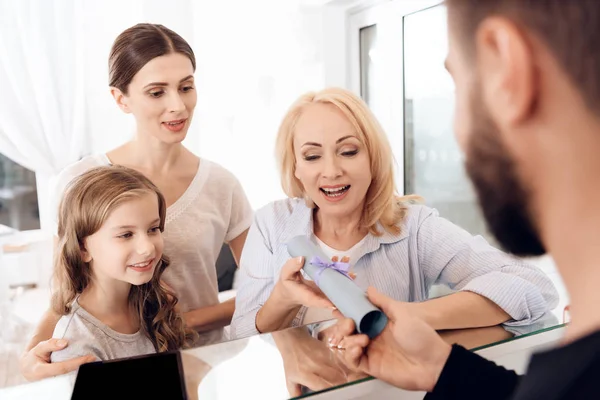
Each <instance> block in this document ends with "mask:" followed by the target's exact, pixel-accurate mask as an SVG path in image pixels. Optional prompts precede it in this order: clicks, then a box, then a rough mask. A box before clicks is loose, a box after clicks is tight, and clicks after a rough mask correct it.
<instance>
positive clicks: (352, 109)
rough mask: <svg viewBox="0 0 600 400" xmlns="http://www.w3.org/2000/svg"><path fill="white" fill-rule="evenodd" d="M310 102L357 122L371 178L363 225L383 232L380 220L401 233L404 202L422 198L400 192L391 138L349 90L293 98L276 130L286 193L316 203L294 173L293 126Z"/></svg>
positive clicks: (358, 134) (331, 89) (310, 93)
mask: <svg viewBox="0 0 600 400" xmlns="http://www.w3.org/2000/svg"><path fill="white" fill-rule="evenodd" d="M310 104H331V105H333V106H335V107H336V108H337V109H338V110H340V111H341V112H342V113H343V114H344V115H345V116H346V118H347V119H348V121H349V122H350V123H351V124H352V125H353V126H354V129H355V130H356V133H357V136H358V139H359V140H360V141H361V142H362V143H363V145H364V146H365V148H366V149H367V152H368V154H369V160H370V163H371V165H370V166H371V176H372V180H371V185H370V186H369V190H368V191H367V195H366V200H365V206H364V210H363V214H362V219H361V223H360V226H361V228H366V229H368V230H369V232H371V233H372V234H373V235H376V236H381V235H382V234H383V232H379V231H378V230H377V224H378V223H380V224H381V225H382V226H383V228H384V229H385V230H386V231H388V232H390V233H392V234H399V233H400V230H401V228H400V223H401V222H402V220H403V219H404V217H405V215H406V210H407V206H406V204H405V202H415V201H417V202H420V201H421V198H420V197H418V196H404V197H399V196H398V195H397V190H396V185H395V183H394V164H393V155H392V149H391V147H390V144H389V142H388V139H387V137H386V135H385V133H384V131H383V129H382V128H381V126H380V125H379V122H378V121H377V119H376V118H375V116H374V115H373V113H372V112H371V110H370V109H369V107H368V106H367V105H366V104H365V102H364V101H362V99H361V98H360V97H358V96H356V95H355V94H354V93H352V92H350V91H348V90H345V89H341V88H327V89H324V90H321V91H319V92H308V93H306V94H304V95H302V96H300V97H299V98H298V100H296V102H294V104H293V105H292V106H291V107H290V109H289V110H288V112H287V114H286V115H285V117H284V118H283V121H282V123H281V125H280V127H279V132H278V133H277V142H276V150H275V153H276V154H275V155H276V157H277V164H278V167H279V171H280V174H281V186H282V188H283V191H284V192H285V194H286V195H287V196H288V197H292V198H294V197H302V198H304V199H305V201H306V205H307V206H308V207H310V208H315V207H316V205H315V204H314V202H313V201H312V200H311V199H309V198H308V197H307V195H306V193H305V191H304V187H303V186H302V183H301V182H300V181H299V180H298V178H296V176H295V170H296V156H295V154H294V129H295V126H296V123H297V122H298V119H299V118H300V116H301V115H302V113H303V111H304V109H305V108H306V107H307V106H308V105H310Z"/></svg>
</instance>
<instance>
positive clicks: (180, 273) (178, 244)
mask: <svg viewBox="0 0 600 400" xmlns="http://www.w3.org/2000/svg"><path fill="white" fill-rule="evenodd" d="M104 165H110V160H109V159H108V157H107V156H106V155H105V154H99V155H92V156H87V157H85V158H83V159H81V160H79V161H78V162H76V163H74V164H72V165H70V166H68V167H66V168H65V169H64V170H63V171H61V173H60V174H59V175H58V176H57V178H56V184H55V185H54V187H55V190H54V193H53V196H52V198H53V200H52V201H53V205H52V207H53V208H52V209H53V212H54V213H55V218H54V221H55V224H56V225H55V226H54V233H55V234H56V233H57V231H58V221H57V219H58V206H59V204H60V200H61V198H62V195H63V193H64V190H65V188H66V186H67V185H68V184H69V182H70V181H71V180H72V179H73V178H75V177H77V176H79V175H81V174H83V173H84V172H86V171H88V170H89V169H91V168H94V167H99V166H104ZM252 219H253V211H252V207H251V206H250V203H249V202H248V199H247V198H246V194H245V193H244V190H243V188H242V186H241V185H240V183H239V181H238V180H237V179H236V178H235V176H233V175H232V174H231V173H230V172H229V171H227V170H226V169H225V168H223V167H221V166H220V165H218V164H216V163H214V162H211V161H209V160H206V159H204V158H203V159H201V160H200V167H199V168H198V172H197V173H196V176H195V177H194V179H193V180H192V183H190V185H189V187H188V188H187V189H186V191H185V192H184V193H183V195H182V196H181V197H180V198H179V199H178V200H177V201H176V202H175V203H173V204H172V205H171V206H170V207H168V208H167V217H166V224H165V232H164V234H163V236H164V241H165V249H164V253H165V254H166V255H167V256H168V257H169V258H170V259H171V265H170V266H169V268H168V269H167V270H166V271H165V273H164V274H163V279H164V281H165V282H166V283H167V284H168V285H169V286H171V287H172V288H173V290H174V291H175V292H176V294H177V297H178V298H179V306H180V308H181V311H182V312H186V311H189V310H195V309H197V308H201V307H207V306H211V305H215V304H218V303H219V299H218V294H219V288H218V284H217V272H216V267H215V265H216V261H217V257H218V256H219V252H220V250H221V247H222V245H223V243H228V242H229V241H231V240H232V239H235V238H236V237H238V236H239V235H240V234H241V233H242V232H244V231H245V230H246V229H248V228H249V227H250V225H251V224H252ZM223 339H224V338H223V329H216V330H214V331H210V332H205V333H202V334H201V335H200V338H199V341H198V342H197V345H205V344H212V343H218V342H220V341H222V340H223Z"/></svg>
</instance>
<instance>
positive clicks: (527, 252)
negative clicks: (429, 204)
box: [466, 85, 546, 256]
mask: <svg viewBox="0 0 600 400" xmlns="http://www.w3.org/2000/svg"><path fill="white" fill-rule="evenodd" d="M475 89H476V91H475V95H474V96H472V99H471V100H472V101H471V111H472V113H471V117H472V122H473V123H472V132H470V135H469V139H468V143H467V150H466V153H467V154H466V160H467V161H466V169H467V174H468V175H469V177H470V178H471V181H472V182H473V185H474V187H475V191H476V192H477V196H478V198H479V204H480V206H481V208H482V210H483V215H484V216H485V219H486V222H487V225H488V228H489V229H490V231H491V233H492V234H493V235H494V236H495V237H496V239H497V240H498V242H499V243H500V245H502V246H503V247H504V249H505V250H506V251H508V252H510V253H513V254H515V255H518V256H539V255H542V254H545V253H546V250H545V248H544V245H543V244H542V242H541V240H540V238H539V234H538V232H537V230H536V228H535V227H534V223H533V218H532V216H531V213H530V212H529V211H528V207H529V204H528V200H529V199H528V195H527V190H526V189H525V188H524V187H523V185H522V184H521V182H520V181H519V178H518V177H517V174H516V171H515V165H514V161H513V160H512V159H511V157H510V155H509V153H508V152H507V151H506V148H505V146H504V145H503V144H502V142H501V141H500V138H499V137H500V132H499V129H498V127H497V126H496V125H495V124H494V122H493V121H492V120H491V118H490V115H489V112H488V111H487V109H486V108H485V105H484V103H483V101H482V100H483V99H481V91H480V90H478V89H479V85H477V87H476V88H475Z"/></svg>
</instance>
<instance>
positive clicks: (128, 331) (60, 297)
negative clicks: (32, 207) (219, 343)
mask: <svg viewBox="0 0 600 400" xmlns="http://www.w3.org/2000/svg"><path fill="white" fill-rule="evenodd" d="M59 213H60V214H59V223H58V239H59V242H58V249H57V250H58V251H57V253H56V257H55V261H54V263H55V282H54V283H55V285H56V287H55V288H54V295H53V298H52V308H53V310H54V311H55V312H56V313H58V314H59V315H62V317H61V319H60V320H59V322H58V324H57V325H56V328H55V329H54V335H53V337H54V338H59V339H67V340H68V341H69V346H68V347H66V348H65V349H64V350H60V351H56V352H54V353H52V356H51V361H52V362H59V361H64V360H68V359H71V358H73V357H77V356H83V355H88V354H92V355H94V356H95V357H96V358H97V359H98V360H110V359H116V358H123V357H132V356H137V355H142V354H148V353H154V352H162V351H170V350H176V349H179V348H181V347H184V346H185V345H186V343H187V342H188V340H191V339H192V337H191V335H193V333H191V331H187V330H186V329H185V327H184V323H183V320H182V318H181V316H180V315H179V313H178V312H177V310H176V308H175V306H176V304H177V298H176V297H175V296H174V295H173V293H171V292H170V291H169V290H168V289H166V288H165V287H164V286H162V285H161V281H160V279H161V276H162V274H163V272H164V271H165V269H166V268H167V267H168V266H169V260H168V258H167V257H166V256H165V255H163V238H162V231H163V229H164V224H165V213H166V206H165V199H164V197H163V195H162V194H161V192H160V191H159V190H158V188H157V187H156V186H155V185H154V184H152V182H150V181H149V180H148V179H147V178H145V177H144V176H143V175H142V174H140V173H139V172H136V171H135V170H132V169H129V168H125V167H120V166H106V167H98V168H93V169H91V170H89V171H87V172H85V173H84V174H82V175H80V176H79V177H77V178H76V179H75V180H73V182H72V183H71V184H70V185H69V187H68V188H67V190H66V192H65V197H64V199H63V201H62V202H61V205H60V211H59ZM188 332H190V333H188Z"/></svg>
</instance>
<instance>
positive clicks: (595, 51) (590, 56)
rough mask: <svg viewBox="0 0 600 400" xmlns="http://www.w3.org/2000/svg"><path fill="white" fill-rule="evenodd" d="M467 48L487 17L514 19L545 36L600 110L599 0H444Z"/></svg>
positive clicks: (573, 79)
mask: <svg viewBox="0 0 600 400" xmlns="http://www.w3.org/2000/svg"><path fill="white" fill-rule="evenodd" d="M446 4H447V5H448V9H449V15H450V18H451V19H452V21H453V24H454V25H455V27H456V28H457V33H458V34H459V35H461V36H460V37H461V39H462V40H461V41H462V43H463V44H464V45H465V46H466V49H467V51H468V50H469V49H471V50H472V49H473V44H474V38H475V32H476V31H477V27H478V26H479V24H480V23H481V22H482V21H483V20H484V19H485V18H487V17H490V16H493V15H496V16H503V17H506V18H509V19H511V20H512V21H514V22H515V23H517V24H518V25H519V26H520V27H521V28H523V29H525V30H528V31H529V32H532V33H533V34H534V35H536V36H537V37H538V38H539V39H541V40H542V41H543V42H544V43H545V44H546V45H547V47H548V48H549V49H550V51H551V52H552V53H553V54H554V56H555V58H556V59H557V60H558V62H559V64H560V65H561V66H562V68H563V69H564V71H565V72H566V73H567V75H568V76H569V77H570V78H571V80H572V82H573V84H574V85H575V86H576V87H577V88H578V89H579V91H580V92H581V95H582V96H583V98H584V100H585V101H586V103H587V105H588V106H589V107H590V108H591V109H592V110H594V111H595V112H597V113H600V0H446Z"/></svg>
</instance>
